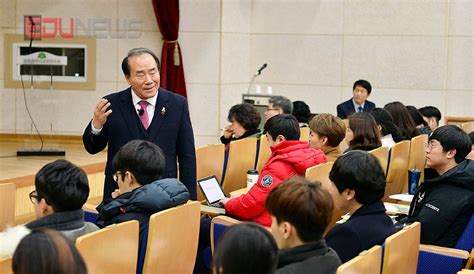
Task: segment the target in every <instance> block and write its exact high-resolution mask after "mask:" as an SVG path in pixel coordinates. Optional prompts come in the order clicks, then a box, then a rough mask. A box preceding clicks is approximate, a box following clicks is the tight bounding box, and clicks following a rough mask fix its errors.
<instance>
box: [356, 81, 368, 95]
mask: <svg viewBox="0 0 474 274" xmlns="http://www.w3.org/2000/svg"><path fill="white" fill-rule="evenodd" d="M357 86H361V87H363V88H365V89H366V90H367V94H370V93H371V92H372V85H370V83H369V81H367V80H362V79H361V80H357V81H355V82H354V85H352V90H354V89H355V88H356V87H357Z"/></svg>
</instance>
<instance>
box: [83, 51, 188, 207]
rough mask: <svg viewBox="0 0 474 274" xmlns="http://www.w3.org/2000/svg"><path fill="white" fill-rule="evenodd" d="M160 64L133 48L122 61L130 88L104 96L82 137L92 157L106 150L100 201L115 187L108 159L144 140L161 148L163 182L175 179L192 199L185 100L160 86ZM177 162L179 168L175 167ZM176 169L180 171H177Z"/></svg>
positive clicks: (146, 53)
mask: <svg viewBox="0 0 474 274" xmlns="http://www.w3.org/2000/svg"><path fill="white" fill-rule="evenodd" d="M159 67H160V62H159V60H158V57H156V55H155V54H154V53H153V52H152V51H150V50H149V49H145V48H134V49H131V50H130V51H129V52H128V54H127V56H126V57H125V58H124V59H123V61H122V70H123V74H124V76H125V80H127V82H128V84H129V85H130V86H129V87H128V88H127V89H125V90H122V91H119V92H116V93H112V94H109V95H107V96H105V97H104V98H102V99H101V100H100V101H99V103H98V104H97V105H96V106H95V108H94V113H93V117H92V120H91V121H90V122H89V124H88V125H87V127H86V129H85V130H84V134H83V136H82V140H83V143H84V147H85V149H86V150H87V152H89V153H90V154H96V153H98V152H100V151H102V150H104V149H105V148H106V147H107V164H106V168H105V182H104V193H103V200H104V201H105V202H106V203H107V202H110V201H111V200H112V197H111V193H112V192H113V191H114V190H115V189H117V187H118V185H117V182H115V181H114V179H113V175H114V173H113V171H112V159H113V158H114V156H115V154H116V153H117V151H118V150H119V149H120V148H121V147H122V146H123V145H125V144H126V143H127V142H128V141H131V140H146V141H150V142H152V143H154V144H157V145H158V146H160V147H161V148H162V149H163V153H164V156H165V159H166V164H165V172H164V173H163V177H164V178H177V176H178V173H179V179H180V180H181V181H182V182H183V183H184V185H185V186H186V187H187V188H188V190H189V193H190V194H191V199H196V152H195V146H194V135H193V128H192V126H191V120H190V117H189V110H188V103H187V102H186V98H184V97H183V96H181V95H178V94H176V93H173V92H169V91H167V90H166V89H163V88H160V71H159ZM177 163H178V164H177ZM178 167H179V172H178Z"/></svg>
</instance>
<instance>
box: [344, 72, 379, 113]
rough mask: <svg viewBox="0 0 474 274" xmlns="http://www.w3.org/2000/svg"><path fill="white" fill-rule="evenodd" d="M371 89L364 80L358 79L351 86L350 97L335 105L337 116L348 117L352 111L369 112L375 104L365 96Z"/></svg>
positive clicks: (367, 95)
mask: <svg viewBox="0 0 474 274" xmlns="http://www.w3.org/2000/svg"><path fill="white" fill-rule="evenodd" d="M371 91H372V86H371V85H370V83H369V82H368V81H366V80H358V81H356V82H355V83H354V85H353V86H352V98H351V99H349V100H347V101H345V102H343V103H341V104H339V105H337V117H339V118H341V119H346V118H348V117H349V116H350V115H351V114H352V113H354V112H369V111H371V110H373V109H374V108H375V104H374V103H372V102H370V101H368V100H367V98H368V97H369V95H370V92H371Z"/></svg>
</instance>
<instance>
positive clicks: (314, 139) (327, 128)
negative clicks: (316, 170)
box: [309, 113, 346, 162]
mask: <svg viewBox="0 0 474 274" xmlns="http://www.w3.org/2000/svg"><path fill="white" fill-rule="evenodd" d="M309 128H310V129H311V131H310V135H309V145H310V146H311V147H312V148H320V149H321V150H322V151H323V152H324V154H326V157H327V158H328V162H334V161H335V160H336V159H337V157H339V156H341V154H342V151H341V149H340V148H339V144H340V143H341V142H342V140H344V137H345V136H346V125H345V124H344V122H343V121H342V120H341V118H339V117H336V116H334V115H332V114H329V113H321V114H318V115H316V116H315V117H313V119H311V121H309Z"/></svg>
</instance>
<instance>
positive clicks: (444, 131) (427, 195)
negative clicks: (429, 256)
mask: <svg viewBox="0 0 474 274" xmlns="http://www.w3.org/2000/svg"><path fill="white" fill-rule="evenodd" d="M470 151H471V140H470V139H469V137H468V135H467V134H466V133H465V132H464V131H463V130H462V129H461V128H459V127H457V126H453V125H447V126H442V127H439V128H437V129H436V130H435V131H434V132H433V134H431V136H430V137H429V139H428V146H427V147H426V165H427V166H428V167H429V169H426V170H425V181H424V182H423V183H422V184H420V186H419V187H418V189H417V190H416V192H415V194H414V197H413V201H412V202H411V205H410V211H409V215H408V217H407V218H405V219H402V220H401V221H400V224H408V223H412V222H420V223H421V243H423V244H432V245H438V246H445V247H454V246H455V245H456V243H457V241H458V240H459V238H460V237H461V235H462V233H463V231H464V229H465V228H466V225H467V223H468V222H469V220H470V219H471V216H472V214H473V213H474V162H473V161H471V160H466V159H465V158H466V155H467V154H468V153H469V152H470Z"/></svg>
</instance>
